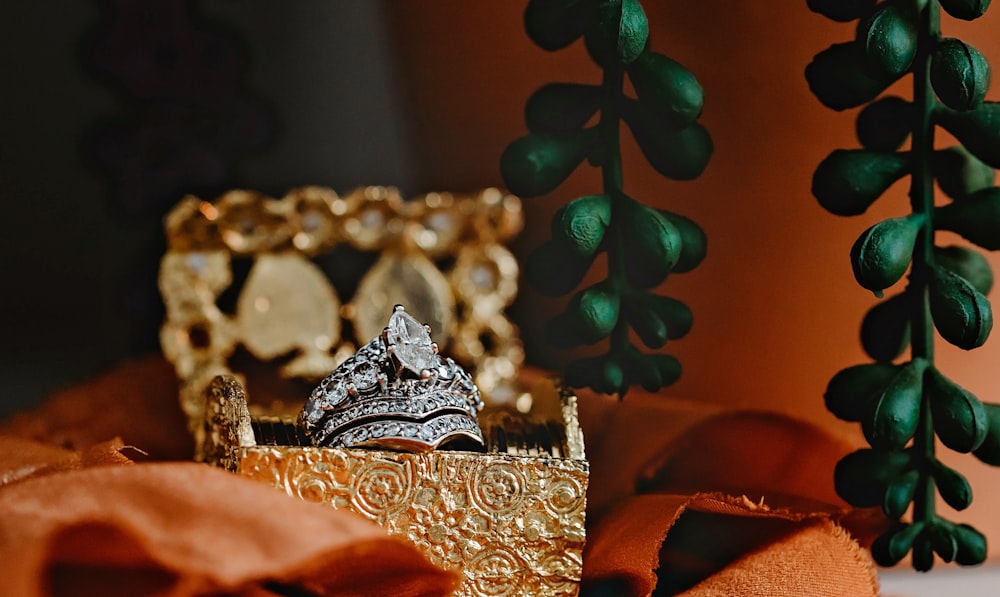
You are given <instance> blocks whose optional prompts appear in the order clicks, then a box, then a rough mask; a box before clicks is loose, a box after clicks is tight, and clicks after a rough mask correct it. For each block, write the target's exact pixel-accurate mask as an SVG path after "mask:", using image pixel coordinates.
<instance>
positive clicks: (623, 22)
mask: <svg viewBox="0 0 1000 597" xmlns="http://www.w3.org/2000/svg"><path fill="white" fill-rule="evenodd" d="M525 26H526V29H527V31H528V35H529V36H530V37H531V38H532V40H533V41H535V43H536V44H538V45H539V46H540V47H542V48H544V49H546V50H557V49H560V48H563V47H566V46H568V45H569V44H571V43H573V42H574V41H576V40H577V39H579V38H581V37H583V38H584V41H585V44H586V47H587V51H588V53H589V54H590V56H591V58H592V59H593V60H594V61H595V62H596V63H597V64H598V65H599V66H600V67H601V69H602V70H603V73H602V80H601V84H600V85H586V84H578V83H550V84H548V85H545V86H543V87H542V88H541V89H539V90H538V91H536V92H535V93H534V94H533V95H532V96H531V98H530V99H529V100H528V103H527V105H526V107H525V120H526V121H527V125H528V129H529V130H530V131H531V132H530V133H529V134H528V135H526V136H524V137H521V138H520V139H517V140H516V141H514V142H513V143H511V144H510V146H508V147H507V149H506V150H505V151H504V154H503V156H502V157H501V160H500V169H501V173H502V175H503V178H504V181H505V183H506V184H507V186H508V188H510V190H511V191H513V192H514V193H516V194H519V195H521V196H523V197H535V196H540V195H546V194H548V193H550V192H551V191H553V190H554V189H555V188H557V187H558V186H559V185H560V184H562V183H563V181H564V180H565V179H566V178H567V177H569V176H570V174H572V173H573V171H574V170H575V169H576V168H577V166H578V165H579V164H580V163H582V162H583V160H584V159H587V160H588V161H589V162H590V163H591V164H592V165H594V166H596V167H599V168H601V174H602V176H601V178H602V189H601V193H600V194H597V195H585V196H583V197H579V198H577V199H575V200H573V201H571V202H569V203H568V204H566V205H564V206H563V207H562V208H560V209H559V211H558V212H557V213H556V215H555V218H554V219H553V222H552V238H551V239H550V240H548V241H547V242H545V243H544V244H542V246H541V247H539V248H538V249H537V250H536V251H534V252H533V253H532V254H531V255H530V256H529V257H528V259H527V268H526V277H527V279H528V281H529V283H531V284H532V286H534V287H535V288H536V289H537V290H539V291H540V292H541V293H543V294H546V295H549V296H562V295H565V294H569V293H570V292H573V291H574V290H575V289H576V288H577V287H578V286H579V285H580V282H581V281H582V280H583V277H584V276H585V275H586V273H587V271H588V270H589V269H590V267H591V265H592V264H593V262H594V259H595V258H596V256H597V255H598V254H599V253H601V252H605V253H607V257H608V260H607V263H608V273H607V277H606V278H605V279H604V280H602V281H600V282H598V283H597V284H594V285H592V286H590V287H588V288H584V289H582V290H578V291H576V292H575V293H574V294H573V296H572V297H571V298H570V300H569V303H568V304H567V306H566V308H565V310H564V311H563V312H561V313H559V314H557V315H556V316H555V318H553V320H552V321H550V322H549V324H548V325H547V326H546V331H545V334H546V338H547V339H548V341H549V342H550V343H551V344H552V345H554V346H555V347H557V348H574V347H577V346H580V345H583V344H595V343H598V342H606V343H607V351H606V352H605V353H604V354H601V355H598V356H594V357H586V358H581V359H577V360H574V361H572V362H570V364H569V365H568V366H567V369H566V375H565V377H566V382H567V384H568V385H570V386H573V387H583V386H588V387H591V388H593V389H595V390H597V391H599V392H605V393H617V394H618V395H619V396H624V395H625V393H626V392H627V390H628V388H629V387H630V386H632V385H636V384H639V385H642V387H643V388H645V389H646V390H648V391H656V390H657V389H659V388H660V387H662V386H665V385H669V384H671V383H673V382H674V381H676V380H677V378H678V377H679V376H680V363H679V362H678V361H677V360H676V359H675V358H673V357H671V356H668V355H663V354H656V353H645V352H643V351H641V350H640V349H639V348H638V347H636V346H634V345H633V344H632V341H631V333H632V332H633V331H634V332H635V334H636V336H638V338H639V339H640V340H641V341H642V343H643V344H645V345H646V346H647V347H648V348H651V349H659V348H661V347H662V346H663V345H664V344H665V343H666V342H667V340H668V339H675V338H680V337H682V336H684V335H685V334H686V333H687V332H688V330H689V329H690V327H691V312H690V309H688V308H687V306H686V305H684V304H683V303H681V302H680V301H677V300H675V299H671V298H668V297H664V296H659V295H656V294H654V293H652V292H650V289H652V288H654V287H656V286H658V285H659V284H661V283H662V282H663V281H664V280H665V279H666V278H667V276H668V274H669V273H671V272H675V273H680V272H686V271H690V270H691V269H693V268H694V267H695V266H697V265H698V263H700V262H701V260H702V259H704V257H705V251H706V239H705V234H704V232H703V231H702V230H701V228H699V227H698V226H697V224H695V223H694V222H692V221H691V220H689V219H687V218H685V217H683V216H680V215H677V214H674V213H671V212H667V211H665V210H658V209H654V208H651V207H648V206H646V205H643V204H641V203H639V202H638V201H636V200H635V199H633V198H632V197H630V196H628V195H627V194H626V193H625V191H624V187H623V180H622V159H621V143H620V141H621V139H620V131H621V125H622V122H624V123H626V124H627V125H628V127H629V128H630V129H631V131H632V134H633V136H634V137H635V139H636V141H637V142H638V144H639V146H640V148H641V149H642V151H643V154H644V155H645V156H646V158H647V160H649V162H650V164H651V165H652V167H653V168H654V169H655V170H657V171H658V172H659V173H660V174H662V175H664V176H666V177H668V178H673V179H676V180H689V179H692V178H696V177H697V176H699V175H700V174H701V172H702V171H703V170H704V168H705V166H706V165H707V163H708V159H709V157H710V155H711V153H712V143H711V140H710V139H709V137H708V133H707V132H706V131H705V129H704V128H703V127H701V126H700V125H698V124H697V123H696V122H695V120H696V119H697V118H698V116H700V114H701V108H702V90H701V86H700V85H699V84H698V81H697V80H696V79H695V78H694V75H692V74H691V72H690V71H688V70H687V69H686V68H684V67H683V66H681V65H680V64H678V63H677V62H675V61H673V60H671V59H670V58H667V57H666V56H663V55H662V54H657V53H655V52H653V51H651V50H650V49H649V45H648V35H649V30H648V26H647V22H646V14H645V12H644V11H643V8H642V5H641V4H640V3H639V2H638V1H637V0H531V1H530V2H529V3H528V6H527V9H526V11H525ZM626 74H627V75H628V77H629V79H630V81H631V82H632V86H633V87H634V88H635V90H636V97H635V98H632V97H629V96H627V95H626V94H625V92H624V85H625V76H626ZM596 113H599V114H600V116H599V119H598V122H597V124H596V125H594V126H588V125H587V123H588V122H589V121H590V120H591V118H592V117H593V116H594V114H596Z"/></svg>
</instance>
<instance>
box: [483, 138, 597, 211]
mask: <svg viewBox="0 0 1000 597" xmlns="http://www.w3.org/2000/svg"><path fill="white" fill-rule="evenodd" d="M596 140H597V130H596V129H593V128H590V129H584V130H582V131H562V132H549V133H531V134H529V135H526V136H524V137H521V138H520V139H517V140H516V141H514V142H513V143H511V144H510V145H508V146H507V149H505V150H504V152H503V155H501V156H500V174H501V175H502V176H503V180H504V184H506V185H507V188H509V189H510V190H511V192H512V193H514V194H516V195H520V196H522V197H537V196H539V195H545V194H547V193H549V192H551V191H553V190H554V189H555V188H556V187H558V186H559V185H560V184H561V183H562V182H563V181H564V180H566V178H568V177H569V175H570V174H572V173H573V170H575V169H576V167H577V166H578V165H580V162H582V161H583V158H584V157H586V155H587V152H588V151H590V148H591V146H592V145H593V143H594V142H595V141H596Z"/></svg>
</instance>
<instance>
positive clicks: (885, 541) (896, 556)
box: [871, 522, 910, 567]
mask: <svg viewBox="0 0 1000 597" xmlns="http://www.w3.org/2000/svg"><path fill="white" fill-rule="evenodd" d="M909 526H910V525H909V524H907V523H905V522H897V523H896V524H894V525H892V527H890V528H889V530H888V531H886V532H884V533H882V534H881V535H879V536H878V537H877V538H876V539H875V541H873V542H872V547H871V551H872V559H874V560H875V563H876V564H878V565H879V566H885V567H890V566H895V565H896V564H898V563H899V561H900V560H902V559H903V556H905V555H906V552H905V551H904V552H903V553H897V552H896V551H890V549H889V546H890V545H891V544H892V540H893V538H894V537H895V536H896V535H897V534H899V533H901V532H903V531H905V530H906V529H907V528H909Z"/></svg>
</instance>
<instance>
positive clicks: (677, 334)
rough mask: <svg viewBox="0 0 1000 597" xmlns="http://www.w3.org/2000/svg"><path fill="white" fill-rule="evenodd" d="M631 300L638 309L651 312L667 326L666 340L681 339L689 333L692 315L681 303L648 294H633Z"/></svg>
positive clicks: (673, 299)
mask: <svg viewBox="0 0 1000 597" xmlns="http://www.w3.org/2000/svg"><path fill="white" fill-rule="evenodd" d="M633 300H635V301H636V304H637V306H638V307H639V308H642V309H646V310H648V311H652V312H653V313H656V315H657V316H658V317H659V318H660V319H662V320H663V322H664V323H665V324H666V326H667V338H668V339H670V340H677V339H679V338H683V337H684V336H686V335H687V333H688V332H690V331H691V326H692V325H693V323H694V314H693V313H692V312H691V308H690V307H688V306H687V305H685V304H684V303H682V302H681V301H679V300H677V299H675V298H670V297H669V296H660V295H657V294H648V293H642V294H635V295H633Z"/></svg>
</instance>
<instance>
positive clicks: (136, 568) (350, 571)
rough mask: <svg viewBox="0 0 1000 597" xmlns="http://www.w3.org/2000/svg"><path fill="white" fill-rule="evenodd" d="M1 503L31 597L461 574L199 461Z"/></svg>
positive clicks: (14, 566)
mask: <svg viewBox="0 0 1000 597" xmlns="http://www.w3.org/2000/svg"><path fill="white" fill-rule="evenodd" d="M0 512H4V516H3V519H2V521H0V575H2V577H3V578H4V579H5V581H4V582H5V584H6V586H7V590H8V591H9V594H12V595H21V596H24V597H32V596H35V595H38V596H41V595H48V594H52V595H60V594H62V595H91V594H94V595H96V594H101V591H102V590H106V589H108V588H109V586H113V587H114V588H115V593H116V594H129V595H144V594H149V595H152V594H157V595H159V594H166V595H202V594H214V593H219V592H224V593H228V594H255V593H258V594H266V593H262V592H264V591H268V590H270V589H269V587H271V588H277V587H285V588H289V587H291V588H295V589H297V590H299V591H309V592H312V593H315V594H322V595H344V596H348V595H350V596H353V595H383V594H384V595H390V594H392V595H402V596H433V595H447V594H449V593H450V592H451V591H452V590H453V589H454V588H455V586H457V582H458V576H457V575H456V574H455V573H453V572H448V571H444V570H441V569H439V568H437V567H435V566H434V565H433V564H431V563H430V562H429V561H428V560H427V559H426V558H425V557H424V556H423V555H422V554H421V553H419V551H418V550H417V549H416V548H415V547H414V546H412V545H410V544H409V543H407V542H405V541H403V540H400V539H396V538H392V537H390V536H388V535H387V534H386V533H385V531H384V530H383V529H381V528H379V527H378V526H376V525H374V524H371V523H369V522H367V521H365V520H363V519H362V518H360V517H358V516H356V515H353V514H349V513H346V512H340V511H336V510H332V509H330V508H327V507H323V506H320V505H317V504H311V503H307V502H304V501H302V500H298V499H294V498H291V497H288V496H287V495H285V494H283V493H281V492H280V491H276V490H274V489H273V488H270V487H266V486H264V485H261V484H258V483H255V482H252V481H249V480H244V479H241V478H239V477H236V476H234V475H231V474H229V473H226V472H223V471H221V470H217V469H213V468H211V467H208V466H206V465H200V464H193V463H192V464H187V463H164V464H144V465H140V466H129V467H95V468H90V469H86V470H77V471H68V472H60V473H58V474H50V475H46V476H41V477H38V478H34V479H27V480H24V481H21V482H19V483H15V484H12V485H10V486H8V487H6V488H4V489H3V490H2V491H0ZM102 572H103V574H102ZM109 583H112V584H110V585H109ZM50 591H51V593H50ZM60 591H65V592H60Z"/></svg>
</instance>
